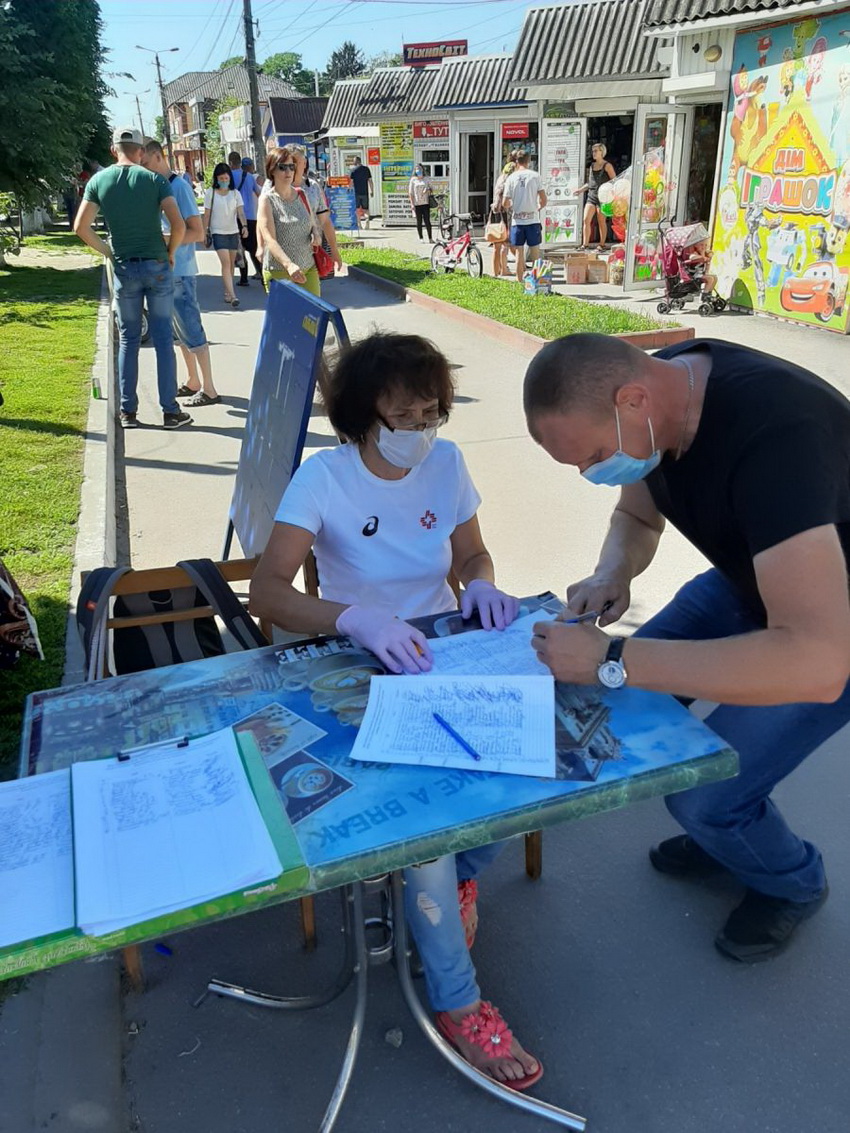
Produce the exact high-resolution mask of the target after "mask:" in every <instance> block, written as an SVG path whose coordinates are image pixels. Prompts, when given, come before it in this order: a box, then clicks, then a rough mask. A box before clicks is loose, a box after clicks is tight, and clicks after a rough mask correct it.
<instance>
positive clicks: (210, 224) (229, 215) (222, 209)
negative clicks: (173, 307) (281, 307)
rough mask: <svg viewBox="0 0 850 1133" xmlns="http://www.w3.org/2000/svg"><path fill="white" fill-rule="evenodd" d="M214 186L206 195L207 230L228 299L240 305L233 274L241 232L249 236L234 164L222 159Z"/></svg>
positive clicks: (214, 172)
mask: <svg viewBox="0 0 850 1133" xmlns="http://www.w3.org/2000/svg"><path fill="white" fill-rule="evenodd" d="M213 186H214V188H212V189H207V191H206V193H205V194H204V231H205V232H207V233H209V234H210V236H212V246H213V248H214V249H215V252H216V255H217V256H218V258H219V262H220V263H221V280H222V283H223V284H224V301H225V303H229V304H230V306H231V307H238V306H239V300H238V299H237V298H236V296H235V295H234V294H233V273H234V271H235V270H236V257H237V256H238V255H239V246H240V245H239V234H240V232H241V234H242V235H243V236H247V235H248V225H247V224H246V223H245V210H244V208H243V207H242V194H241V193H239V192H237V190H236V185H235V183H234V180H233V171H232V170H231V168H230V166H229V165H228V164H227V163H226V162H224V161H220V162H219V163H218V165H217V166H216V167H215V169H214V170H213Z"/></svg>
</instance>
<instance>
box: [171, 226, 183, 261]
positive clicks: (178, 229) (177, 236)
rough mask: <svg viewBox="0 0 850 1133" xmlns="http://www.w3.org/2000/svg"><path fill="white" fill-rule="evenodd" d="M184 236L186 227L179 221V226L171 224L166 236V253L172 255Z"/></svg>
mask: <svg viewBox="0 0 850 1133" xmlns="http://www.w3.org/2000/svg"><path fill="white" fill-rule="evenodd" d="M185 235H186V225H185V224H184V222H183V221H182V220H181V221H180V223H179V224H174V223H172V225H171V231H170V232H169V234H168V253H169V255H172V256H173V255H174V253H175V252H176V251H177V249H178V248H179V247H180V246H181V245H182V243H183V237H184V236H185Z"/></svg>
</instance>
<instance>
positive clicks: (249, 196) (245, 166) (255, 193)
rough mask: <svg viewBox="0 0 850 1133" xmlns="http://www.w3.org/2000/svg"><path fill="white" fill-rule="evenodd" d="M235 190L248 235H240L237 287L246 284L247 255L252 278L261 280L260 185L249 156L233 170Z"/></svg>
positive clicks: (245, 285)
mask: <svg viewBox="0 0 850 1133" xmlns="http://www.w3.org/2000/svg"><path fill="white" fill-rule="evenodd" d="M233 180H234V183H235V185H236V191H237V192H238V193H239V195H240V196H241V197H242V211H243V212H244V213H245V224H246V225H247V228H248V235H247V236H243V237H242V263H241V265H240V267H239V284H238V286H239V287H247V286H248V257H249V256H250V257H251V262H252V263H253V265H254V279H257V280H259V281H260V282H261V283H262V281H263V265H262V262H261V260H260V259H259V258H258V255H257V198H258V197H259V195H260V186H259V185H258V184H257V178H256V176H255V174H254V163H253V161H252V160H251V159H250V157H243V158H242V162H241V165H240V168H239V169H238V170H237V171H236V172H234V174H233Z"/></svg>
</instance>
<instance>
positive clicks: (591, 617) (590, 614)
mask: <svg viewBox="0 0 850 1133" xmlns="http://www.w3.org/2000/svg"><path fill="white" fill-rule="evenodd" d="M613 605H614V603H613V602H611V601H610V600H609V601H608V602H606V603H605V605H604V606H603V607H602V609H601V610H588V611H587V612H586V613H584V614H578V615H577V616H576V617H574V618H560V617H559V618H558V621H559V622H561V624H562V625H565V626H577V625H581V623H582V622H595V621H596V619H597V618H601V617H602V615H603V614H607V613H608V611H609V610H610V609H611V607H612V606H613Z"/></svg>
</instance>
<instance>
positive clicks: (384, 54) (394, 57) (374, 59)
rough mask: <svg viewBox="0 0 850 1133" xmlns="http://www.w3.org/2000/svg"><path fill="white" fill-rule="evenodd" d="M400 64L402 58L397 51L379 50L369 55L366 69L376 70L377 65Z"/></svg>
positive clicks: (389, 65)
mask: <svg viewBox="0 0 850 1133" xmlns="http://www.w3.org/2000/svg"><path fill="white" fill-rule="evenodd" d="M401 64H402V58H401V54H400V53H399V52H398V51H381V52H379V53H378V54H377V55H372V56H371V57H370V59H369V63H368V65H367V70H368V71H377V70H378V68H379V67H400V66H401Z"/></svg>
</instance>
